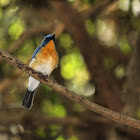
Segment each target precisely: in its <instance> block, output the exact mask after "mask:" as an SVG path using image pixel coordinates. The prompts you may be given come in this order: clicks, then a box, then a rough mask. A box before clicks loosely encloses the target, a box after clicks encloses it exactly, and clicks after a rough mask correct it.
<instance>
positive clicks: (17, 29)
mask: <svg viewBox="0 0 140 140" xmlns="http://www.w3.org/2000/svg"><path fill="white" fill-rule="evenodd" d="M23 29H24V25H23V22H22V21H21V20H20V19H18V20H15V21H14V22H13V23H12V24H11V26H10V28H9V35H10V36H11V38H12V39H15V40H17V39H18V38H19V37H20V35H21V34H22V33H23Z"/></svg>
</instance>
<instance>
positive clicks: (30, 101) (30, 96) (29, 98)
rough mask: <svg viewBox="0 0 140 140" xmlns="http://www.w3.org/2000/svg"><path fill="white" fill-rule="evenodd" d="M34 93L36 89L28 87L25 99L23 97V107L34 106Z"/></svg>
mask: <svg viewBox="0 0 140 140" xmlns="http://www.w3.org/2000/svg"><path fill="white" fill-rule="evenodd" d="M34 94H35V91H32V92H31V91H29V90H28V89H27V91H26V93H25V96H24V99H23V102H22V106H23V107H26V108H27V109H30V108H31V107H32V105H33V99H34Z"/></svg>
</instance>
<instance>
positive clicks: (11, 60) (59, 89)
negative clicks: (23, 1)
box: [0, 48, 140, 129]
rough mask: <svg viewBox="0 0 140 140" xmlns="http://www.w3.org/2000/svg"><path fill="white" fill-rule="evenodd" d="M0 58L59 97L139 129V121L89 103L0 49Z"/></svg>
mask: <svg viewBox="0 0 140 140" xmlns="http://www.w3.org/2000/svg"><path fill="white" fill-rule="evenodd" d="M0 57H1V58H2V59H5V60H6V61H7V62H9V63H10V64H12V65H13V66H15V67H16V68H19V69H21V70H22V71H25V72H26V73H28V74H29V75H31V76H32V77H34V78H36V79H37V80H39V81H40V82H41V83H43V84H45V85H47V86H49V87H51V88H52V89H53V90H55V91H57V92H58V93H60V94H61V95H63V96H65V97H67V98H69V99H70V100H72V101H73V102H75V103H78V104H80V105H82V106H83V107H85V108H87V109H89V110H91V111H93V112H96V113H98V114H101V115H103V116H105V117H108V118H109V119H111V120H114V121H115V122H118V123H121V124H125V125H128V126H131V127H134V128H138V129H140V121H139V120H136V119H134V118H131V117H128V116H125V115H122V114H120V113H117V112H115V111H112V110H109V109H107V108H105V107H102V106H100V105H98V104H95V103H93V102H90V101H89V100H87V99H86V98H84V97H80V96H78V95H76V94H75V93H74V92H71V91H69V90H68V89H66V88H65V87H64V86H62V85H60V84H58V83H57V82H54V81H53V80H50V79H48V78H46V77H45V76H44V75H43V74H42V73H39V72H37V71H35V70H33V69H32V68H31V67H29V66H27V65H26V64H24V63H23V62H22V61H20V60H19V59H17V58H15V57H13V56H12V55H10V54H9V53H7V52H5V51H3V50H2V49H1V48H0Z"/></svg>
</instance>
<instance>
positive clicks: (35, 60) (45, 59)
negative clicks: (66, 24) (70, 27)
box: [22, 34, 59, 109]
mask: <svg viewBox="0 0 140 140" xmlns="http://www.w3.org/2000/svg"><path fill="white" fill-rule="evenodd" d="M58 61H59V57H58V53H57V51H56V45H55V34H53V35H51V34H49V35H47V36H45V37H44V38H43V40H42V42H41V44H40V46H39V47H37V48H36V50H35V51H34V53H33V55H32V58H31V62H30V63H29V66H30V67H31V68H33V69H35V70H36V71H38V72H41V73H43V74H44V75H45V76H49V75H50V74H51V73H52V71H53V70H54V69H55V68H57V66H58ZM40 85H41V82H40V81H38V80H36V79H35V78H33V77H32V76H29V82H28V88H27V91H26V93H25V96H24V98H23V101H22V106H23V107H25V108H27V109H31V108H32V106H33V99H34V95H35V91H36V90H37V88H38V87H39V86H40Z"/></svg>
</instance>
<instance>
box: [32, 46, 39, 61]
mask: <svg viewBox="0 0 140 140" xmlns="http://www.w3.org/2000/svg"><path fill="white" fill-rule="evenodd" d="M40 49H41V47H40V46H39V47H37V48H36V49H35V51H34V53H33V55H32V59H33V58H35V57H36V54H37V53H38V52H39V51H40ZM32 59H31V60H32Z"/></svg>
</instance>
